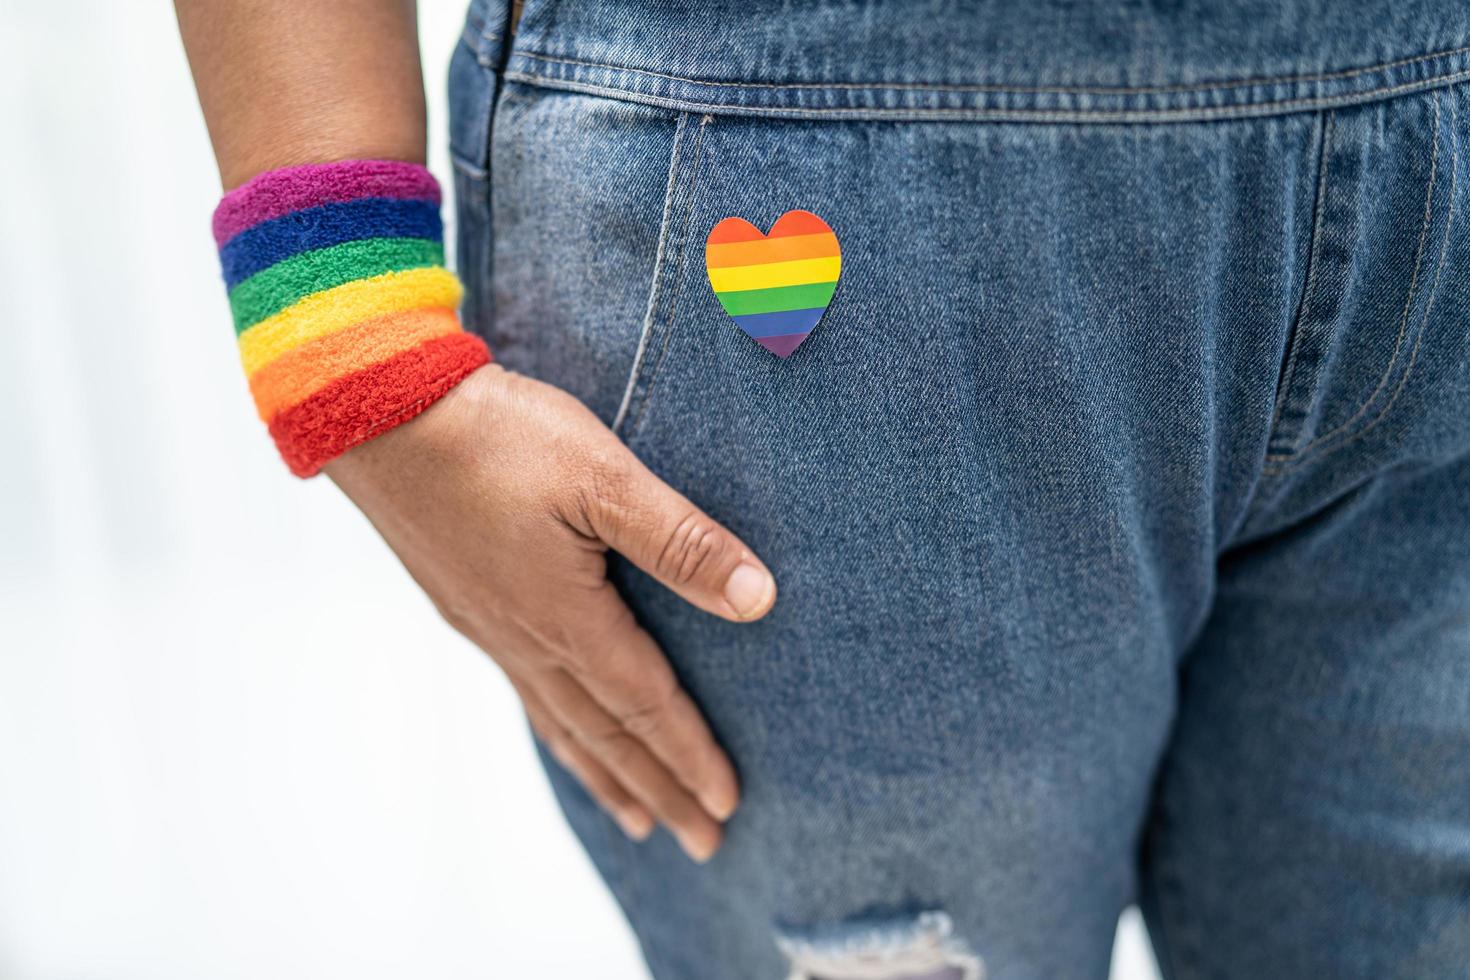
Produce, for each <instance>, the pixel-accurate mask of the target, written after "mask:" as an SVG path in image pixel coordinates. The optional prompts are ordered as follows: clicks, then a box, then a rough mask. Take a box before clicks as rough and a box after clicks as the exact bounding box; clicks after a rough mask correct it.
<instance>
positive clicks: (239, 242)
mask: <svg viewBox="0 0 1470 980" xmlns="http://www.w3.org/2000/svg"><path fill="white" fill-rule="evenodd" d="M443 236H444V223H443V221H442V220H441V219H440V218H439V209H438V207H437V206H436V205H435V204H433V203H431V202H429V201H413V200H396V199H392V198H384V197H370V198H363V199H361V200H356V201H345V202H342V203H338V204H324V205H321V206H320V207H314V208H307V209H305V210H302V211H295V212H292V213H291V214H288V215H284V216H282V217H279V218H274V219H272V220H270V221H264V222H261V223H260V224H258V225H256V226H254V227H253V228H248V229H246V230H245V231H242V232H240V233H239V234H238V235H236V236H235V237H234V238H232V239H230V240H229V241H228V242H227V243H226V244H225V246H224V247H223V248H221V249H220V265H221V266H222V267H223V269H224V276H225V285H226V287H227V288H230V289H233V288H234V287H235V286H236V285H237V284H238V283H240V282H242V281H244V280H246V279H249V278H250V277H251V276H253V275H255V273H257V272H260V271H261V270H263V269H268V268H270V267H271V266H273V265H275V264H276V263H277V262H280V261H282V260H284V259H288V258H291V257H292V256H294V255H299V254H300V253H302V252H307V251H311V250H313V249H319V248H329V247H331V246H333V245H341V244H342V243H344V242H353V241H359V240H361V239H364V238H427V239H433V240H437V239H440V238H442V237H443Z"/></svg>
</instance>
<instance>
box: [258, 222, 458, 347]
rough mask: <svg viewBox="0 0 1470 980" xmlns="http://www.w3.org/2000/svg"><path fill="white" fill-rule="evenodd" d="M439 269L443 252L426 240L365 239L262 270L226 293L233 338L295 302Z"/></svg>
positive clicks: (293, 258) (298, 256) (302, 256)
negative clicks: (390, 275) (386, 276)
mask: <svg viewBox="0 0 1470 980" xmlns="http://www.w3.org/2000/svg"><path fill="white" fill-rule="evenodd" d="M443 264H444V246H443V245H442V244H440V243H439V242H437V241H432V240H430V239H426V238H366V239H362V240H359V241H355V242H343V243H342V244H341V245H333V246H331V247H330V248H321V249H316V250H315V251H311V252H303V253H301V254H300V255H297V256H293V257H292V258H289V259H286V260H285V261H284V262H277V263H276V264H275V265H273V266H271V267H270V268H268V269H262V270H261V271H260V272H257V273H256V274H255V275H253V276H251V277H250V278H249V279H246V280H245V281H243V282H241V283H240V284H239V285H237V286H236V287H235V288H234V289H232V290H230V312H231V313H233V314H234V317H235V333H237V334H239V333H243V332H244V331H245V330H247V329H249V328H250V327H252V326H254V325H255V324H257V323H259V322H260V321H262V320H264V319H266V318H267V317H270V316H273V315H274V314H276V313H279V312H280V311H281V310H284V309H286V308H287V307H288V306H291V305H292V304H294V303H296V302H297V301H298V300H301V299H304V298H305V297H307V296H310V295H311V294H312V293H319V292H322V291H323V290H327V289H331V288H333V287H335V286H340V285H342V284H344V283H349V282H352V281H354V280H357V279H368V278H371V277H372V276H380V275H382V274H383V273H385V272H399V271H402V270H404V269H422V268H427V267H430V266H437V265H443Z"/></svg>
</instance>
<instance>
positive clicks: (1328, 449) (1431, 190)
mask: <svg viewBox="0 0 1470 980" xmlns="http://www.w3.org/2000/svg"><path fill="white" fill-rule="evenodd" d="M1450 112H1451V115H1452V117H1453V118H1452V120H1451V126H1450V129H1451V135H1450V140H1451V149H1450V162H1449V170H1450V188H1449V207H1448V212H1447V214H1446V216H1445V226H1444V232H1443V234H1442V236H1441V241H1440V248H1439V257H1438V259H1437V260H1436V262H1435V270H1434V279H1433V282H1432V283H1430V284H1429V286H1428V293H1427V295H1425V296H1424V297H1423V303H1424V310H1423V313H1421V314H1420V315H1419V317H1418V323H1417V326H1416V327H1415V328H1414V329H1412V330H1411V329H1410V322H1411V320H1413V319H1414V316H1413V313H1414V307H1415V306H1416V305H1418V301H1419V299H1420V296H1421V292H1422V291H1423V289H1424V284H1425V281H1427V279H1428V276H1427V270H1424V269H1423V268H1422V267H1423V261H1424V256H1425V254H1426V245H1427V243H1428V240H1429V231H1430V228H1431V227H1432V225H1433V214H1434V197H1435V190H1436V187H1437V185H1438V184H1439V183H1440V182H1441V177H1440V174H1439V163H1440V161H1439V142H1440V138H1441V133H1442V132H1443V128H1442V125H1441V110H1440V97H1439V93H1438V92H1436V93H1435V94H1434V137H1433V140H1434V141H1433V151H1432V154H1431V157H1430V175H1429V181H1428V187H1427V189H1426V191H1425V197H1424V218H1423V222H1422V224H1421V227H1420V236H1419V244H1418V247H1417V249H1416V251H1415V255H1414V268H1413V271H1412V272H1411V273H1410V276H1409V289H1408V295H1407V297H1406V298H1405V301H1404V311H1403V314H1402V317H1401V319H1400V323H1399V332H1398V335H1397V337H1396V339H1395V342H1394V349H1393V354H1392V356H1391V357H1390V358H1389V362H1388V366H1387V367H1385V368H1384V371H1383V375H1382V377H1380V378H1379V381H1378V384H1377V385H1376V386H1375V387H1374V389H1373V392H1372V394H1370V395H1369V396H1368V398H1367V399H1366V400H1364V402H1363V403H1362V404H1361V405H1360V406H1359V407H1358V409H1357V410H1356V411H1355V412H1353V414H1352V415H1351V416H1350V417H1349V418H1348V419H1347V420H1346V421H1345V422H1342V423H1341V424H1339V425H1336V426H1334V427H1333V429H1332V430H1331V431H1329V432H1326V433H1324V434H1322V435H1319V436H1316V437H1314V438H1313V439H1311V440H1310V441H1309V442H1307V443H1306V444H1305V445H1302V446H1300V447H1298V448H1296V449H1294V450H1292V451H1291V452H1288V453H1277V454H1272V455H1268V456H1267V457H1266V460H1265V466H1264V471H1265V472H1266V473H1267V474H1269V475H1278V474H1281V473H1284V472H1286V471H1287V470H1290V469H1292V468H1294V467H1296V466H1298V465H1300V464H1302V463H1304V462H1307V461H1309V460H1315V459H1321V458H1322V457H1324V456H1327V455H1331V454H1333V453H1336V452H1337V451H1339V450H1341V449H1343V448H1345V447H1347V446H1349V445H1351V444H1353V443H1355V442H1356V441H1357V440H1359V439H1361V438H1362V437H1363V436H1365V435H1367V434H1368V433H1369V432H1370V431H1372V430H1373V429H1374V428H1375V427H1377V425H1378V424H1379V423H1380V422H1382V421H1383V420H1384V419H1385V418H1386V417H1387V416H1388V414H1389V412H1390V411H1391V410H1392V409H1393V407H1394V405H1395V404H1397V402H1398V399H1399V396H1400V395H1401V394H1402V393H1403V390H1404V388H1405V387H1406V386H1407V384H1408V382H1409V378H1410V377H1411V376H1412V375H1413V371H1414V367H1415V365H1416V363H1417V362H1418V359H1419V351H1420V348H1421V346H1422V345H1423V342H1424V332H1425V330H1426V329H1427V327H1428V323H1429V318H1430V314H1431V313H1432V312H1433V310H1434V302H1435V298H1436V297H1437V296H1438V294H1439V287H1440V282H1441V280H1442V278H1443V274H1444V266H1445V260H1446V257H1447V252H1448V249H1449V243H1450V237H1451V231H1452V230H1453V226H1454V221H1455V195H1456V183H1457V181H1458V170H1459V156H1460V152H1459V151H1460V148H1459V139H1458V136H1457V135H1455V133H1454V130H1455V129H1456V128H1457V126H1458V116H1457V114H1456V111H1455V107H1454V102H1453V101H1451V103H1450ZM1421 272H1425V273H1426V274H1425V276H1424V277H1423V279H1421V277H1420V273H1421ZM1411 338H1412V343H1411V342H1410V341H1411ZM1405 349H1407V350H1408V359H1407V361H1405V362H1404V364H1403V367H1402V369H1401V370H1399V362H1400V360H1401V358H1402V357H1403V355H1404V351H1405ZM1395 374H1397V378H1398V380H1397V382H1393V378H1394V377H1395ZM1390 384H1392V389H1391V390H1390ZM1385 393H1387V398H1386V400H1384V399H1383V396H1384V395H1385ZM1380 401H1382V407H1381V408H1379V409H1378V411H1377V412H1375V413H1372V414H1371V415H1370V414H1369V413H1370V411H1371V410H1372V409H1373V407H1374V405H1375V404H1377V403H1379V402H1380Z"/></svg>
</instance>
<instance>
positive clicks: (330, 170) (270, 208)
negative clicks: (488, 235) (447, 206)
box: [214, 160, 440, 248]
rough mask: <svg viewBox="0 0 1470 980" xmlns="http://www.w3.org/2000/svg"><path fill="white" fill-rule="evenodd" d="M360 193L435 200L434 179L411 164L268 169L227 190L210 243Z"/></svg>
mask: <svg viewBox="0 0 1470 980" xmlns="http://www.w3.org/2000/svg"><path fill="white" fill-rule="evenodd" d="M364 197H387V198H395V199H398V200H415V201H430V202H432V203H433V204H434V205H435V206H436V207H437V206H438V205H439V202H440V195H439V183H438V181H436V180H434V178H433V177H432V176H431V175H430V174H429V172H428V171H427V170H425V169H424V168H423V167H422V166H420V165H419V164H416V163H401V162H399V161H397V160H347V161H341V162H338V163H308V164H305V165H304V166H300V167H283V168H282V169H280V170H270V171H267V172H266V173H263V174H261V175H259V176H258V177H255V178H253V179H251V180H249V181H246V182H245V183H244V184H242V185H240V186H239V187H237V188H235V189H234V190H232V191H230V192H229V193H228V194H226V195H225V196H224V199H223V200H221V201H220V203H219V207H218V208H216V209H215V212H214V241H215V244H216V245H218V246H220V247H221V248H223V247H224V244H225V242H227V241H229V240H230V239H231V238H234V237H235V236H236V235H238V234H239V233H240V232H242V231H244V230H246V229H247V228H251V227H254V226H255V225H258V224H260V223H261V222H263V221H270V220H271V219H273V218H280V217H283V216H284V215H288V214H290V213H291V212H293V211H300V210H303V209H305V208H314V207H318V206H319V205H322V204H337V203H340V202H342V201H355V200H358V199H359V198H364Z"/></svg>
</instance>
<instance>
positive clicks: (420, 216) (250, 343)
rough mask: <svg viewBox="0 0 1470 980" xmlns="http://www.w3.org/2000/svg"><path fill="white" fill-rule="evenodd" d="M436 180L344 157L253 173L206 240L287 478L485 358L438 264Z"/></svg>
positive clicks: (390, 421)
mask: <svg viewBox="0 0 1470 980" xmlns="http://www.w3.org/2000/svg"><path fill="white" fill-rule="evenodd" d="M439 203H440V192H439V186H438V183H437V182H436V181H435V180H434V178H433V177H432V176H431V175H430V174H429V172H428V171H427V170H425V169H424V168H423V167H421V166H416V165H412V164H406V163H402V162H398V161H384V160H353V161H343V162H339V163H333V164H313V165H307V166H302V167H294V168H286V169H284V170H276V171H271V172H269V173H266V174H262V175H259V176H258V177H255V178H253V179H252V180H250V181H249V182H247V183H246V184H245V185H244V186H242V187H240V188H238V189H237V190H235V191H232V192H230V193H229V194H227V195H225V197H224V199H223V200H222V201H221V202H220V205H219V207H218V208H217V209H216V211H215V215H214V232H215V239H216V241H217V242H218V244H219V246H220V261H221V265H222V267H223V270H224V276H225V282H226V285H227V287H228V289H229V296H230V307H231V311H232V313H233V314H234V318H235V330H236V334H237V338H238V343H239V348H240V357H241V361H242V363H243V365H244V367H245V370H246V373H247V374H248V376H249V378H250V389H251V394H252V395H253V396H254V397H255V401H256V407H257V410H258V412H259V414H260V417H261V419H262V420H263V421H265V422H266V423H267V425H268V427H269V429H270V433H271V435H272V437H273V438H274V439H275V441H276V444H277V446H278V448H279V449H280V451H281V455H282V456H283V457H284V458H285V460H286V462H287V463H288V465H289V466H290V468H291V470H292V472H293V473H295V474H297V475H298V476H310V475H312V474H314V473H316V472H317V471H318V470H319V469H320V468H321V466H322V465H323V464H324V463H326V462H327V461H329V460H331V459H333V458H335V457H337V456H339V455H341V454H342V453H343V452H345V451H347V450H348V449H351V448H352V447H354V446H356V445H358V444H360V443H362V442H365V441H367V440H369V439H373V438H375V437H376V436H378V435H380V434H382V433H383V432H386V431H388V430H389V429H392V428H394V427H395V426H398V425H400V424H402V423H404V422H407V421H408V420H410V419H412V418H414V417H415V416H417V415H418V414H419V413H421V412H423V411H424V410H425V409H426V408H428V407H429V406H430V405H432V404H434V402H436V401H437V400H438V399H440V398H441V397H443V396H444V395H445V394H446V393H447V392H449V391H450V390H451V389H453V388H454V387H455V386H456V385H457V384H459V383H460V382H461V381H462V380H463V379H464V378H465V377H466V376H467V375H468V374H470V373H471V372H472V371H474V370H475V369H476V368H478V367H480V366H481V365H483V364H485V363H486V362H487V361H488V360H489V352H488V350H487V349H486V348H485V345H484V343H483V342H482V341H481V340H480V339H479V338H477V337H475V336H473V335H471V334H467V333H465V332H464V331H463V330H462V329H461V328H460V324H459V319H458V316H457V314H456V312H455V311H456V309H457V307H458V305H459V299H460V294H461V287H460V285H459V281H458V280H457V279H456V278H455V277H454V276H453V275H452V274H451V273H449V272H448V271H447V270H446V269H445V268H444V267H443V244H442V239H443V228H442V225H441V223H440V219H439Z"/></svg>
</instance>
